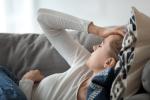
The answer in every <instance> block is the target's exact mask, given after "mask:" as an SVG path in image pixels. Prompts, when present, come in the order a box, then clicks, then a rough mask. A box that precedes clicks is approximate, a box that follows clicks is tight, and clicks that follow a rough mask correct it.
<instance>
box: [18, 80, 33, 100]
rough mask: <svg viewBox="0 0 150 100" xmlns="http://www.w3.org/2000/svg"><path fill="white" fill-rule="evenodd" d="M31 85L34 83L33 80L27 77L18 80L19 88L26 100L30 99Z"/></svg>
mask: <svg viewBox="0 0 150 100" xmlns="http://www.w3.org/2000/svg"><path fill="white" fill-rule="evenodd" d="M33 85H34V82H33V81H32V80H28V79H22V80H20V82H19V88H20V89H21V90H22V91H23V93H24V94H25V96H26V97H27V100H31V97H32V89H33Z"/></svg>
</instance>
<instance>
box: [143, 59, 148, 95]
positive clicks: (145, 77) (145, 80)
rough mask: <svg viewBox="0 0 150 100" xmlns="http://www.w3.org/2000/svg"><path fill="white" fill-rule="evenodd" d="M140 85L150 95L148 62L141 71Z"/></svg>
mask: <svg viewBox="0 0 150 100" xmlns="http://www.w3.org/2000/svg"><path fill="white" fill-rule="evenodd" d="M142 84H143V87H144V89H145V90H146V91H147V92H149V93H150V60H149V61H148V62H147V63H146V65H145V67H144V69H143V73H142Z"/></svg>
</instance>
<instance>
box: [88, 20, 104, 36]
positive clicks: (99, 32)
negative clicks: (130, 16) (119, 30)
mask: <svg viewBox="0 0 150 100" xmlns="http://www.w3.org/2000/svg"><path fill="white" fill-rule="evenodd" d="M104 30H105V28H103V27H100V26H96V25H95V24H94V23H93V22H91V23H90V24H89V28H88V32H89V33H93V34H95V35H98V36H102V34H103V32H104Z"/></svg>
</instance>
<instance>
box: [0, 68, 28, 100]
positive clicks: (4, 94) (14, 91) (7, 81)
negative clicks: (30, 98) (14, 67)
mask: <svg viewBox="0 0 150 100" xmlns="http://www.w3.org/2000/svg"><path fill="white" fill-rule="evenodd" d="M17 83H18V81H17V79H16V78H15V75H13V74H12V73H11V72H10V71H9V70H8V69H6V67H4V66H0V100H26V97H25V95H24V94H23V92H22V91H21V90H20V89H19V87H18V85H17Z"/></svg>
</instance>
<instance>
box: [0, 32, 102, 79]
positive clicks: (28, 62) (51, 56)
mask: <svg viewBox="0 0 150 100" xmlns="http://www.w3.org/2000/svg"><path fill="white" fill-rule="evenodd" d="M70 34H71V36H72V38H73V39H75V40H77V41H79V42H80V43H81V44H83V45H84V46H85V48H87V49H88V50H89V51H90V52H91V51H92V45H94V44H97V43H100V42H101V39H99V38H98V37H96V36H94V35H92V34H88V35H86V36H85V34H84V33H80V32H77V31H70ZM0 48H1V49H0V65H3V66H6V67H7V68H8V69H10V70H11V71H12V72H13V73H15V74H16V75H17V77H18V78H19V79H20V78H21V77H22V75H23V74H24V73H25V72H27V71H28V70H30V69H39V70H41V71H42V72H43V73H44V74H45V75H46V76H47V75H50V74H53V73H60V72H63V71H65V70H67V69H68V68H69V65H68V64H67V63H66V61H65V60H64V59H63V58H62V57H61V56H60V55H59V53H58V52H57V51H56V50H55V49H54V48H53V46H51V43H50V42H49V41H48V40H47V38H46V37H45V35H44V34H40V35H39V34H34V33H30V34H6V33H0Z"/></svg>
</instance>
